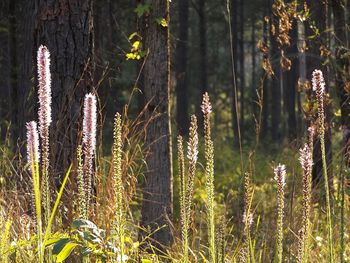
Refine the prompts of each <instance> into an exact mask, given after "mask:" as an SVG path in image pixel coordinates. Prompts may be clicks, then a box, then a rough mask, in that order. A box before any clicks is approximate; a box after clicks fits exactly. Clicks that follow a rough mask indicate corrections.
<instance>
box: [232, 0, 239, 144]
mask: <svg viewBox="0 0 350 263" xmlns="http://www.w3.org/2000/svg"><path fill="white" fill-rule="evenodd" d="M231 10H232V11H231V27H232V28H231V32H232V38H233V39H232V42H233V43H232V48H233V50H232V51H231V52H232V54H233V65H232V66H233V67H234V70H233V71H234V72H232V73H233V74H235V76H232V109H231V115H232V117H231V118H232V129H233V137H234V140H233V141H234V144H235V146H238V145H239V141H238V118H237V117H238V116H237V107H238V105H237V103H236V102H238V98H237V95H238V94H237V91H238V88H237V77H238V76H237V70H238V65H237V61H238V0H231Z"/></svg>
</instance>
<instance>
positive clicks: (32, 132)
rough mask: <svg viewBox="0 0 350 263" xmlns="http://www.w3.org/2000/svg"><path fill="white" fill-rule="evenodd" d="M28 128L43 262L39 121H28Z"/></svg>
mask: <svg viewBox="0 0 350 263" xmlns="http://www.w3.org/2000/svg"><path fill="white" fill-rule="evenodd" d="M26 128H27V156H28V166H29V171H30V173H31V175H32V180H33V190H34V199H35V210H36V223H37V226H36V231H37V238H38V253H39V262H43V253H42V252H43V249H42V247H43V245H42V220H41V193H40V174H39V160H40V152H39V134H38V129H37V123H36V122H35V121H31V122H28V123H27V124H26Z"/></svg>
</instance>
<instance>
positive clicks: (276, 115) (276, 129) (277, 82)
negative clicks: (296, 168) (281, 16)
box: [270, 12, 282, 142]
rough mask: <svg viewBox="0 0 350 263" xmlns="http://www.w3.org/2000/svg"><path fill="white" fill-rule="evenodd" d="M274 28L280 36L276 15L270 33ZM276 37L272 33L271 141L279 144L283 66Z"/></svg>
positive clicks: (271, 19) (271, 18) (273, 16)
mask: <svg viewBox="0 0 350 263" xmlns="http://www.w3.org/2000/svg"><path fill="white" fill-rule="evenodd" d="M272 28H274V30H275V35H278V21H277V18H276V17H275V15H273V14H272V12H271V16H270V31H271V30H272ZM275 35H273V34H272V33H271V32H270V46H271V49H270V54H271V55H270V61H271V65H272V70H273V72H274V75H273V76H272V86H271V96H272V97H271V139H272V141H273V142H278V141H279V139H280V137H281V110H282V107H281V96H282V94H281V76H282V74H281V66H280V50H279V48H278V44H277V41H276V39H275Z"/></svg>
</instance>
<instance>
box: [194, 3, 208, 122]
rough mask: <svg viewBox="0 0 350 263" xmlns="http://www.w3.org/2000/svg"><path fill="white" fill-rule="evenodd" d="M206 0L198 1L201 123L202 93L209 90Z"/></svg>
mask: <svg viewBox="0 0 350 263" xmlns="http://www.w3.org/2000/svg"><path fill="white" fill-rule="evenodd" d="M205 5H206V0H199V3H198V15H199V57H200V62H199V69H200V79H199V90H200V93H199V96H198V100H197V110H196V113H197V116H198V118H199V123H202V120H203V114H202V110H201V107H200V106H201V104H202V95H203V94H204V93H205V92H206V91H208V76H207V74H208V70H207V68H208V67H207V65H208V58H207V57H208V56H207V18H206V11H205Z"/></svg>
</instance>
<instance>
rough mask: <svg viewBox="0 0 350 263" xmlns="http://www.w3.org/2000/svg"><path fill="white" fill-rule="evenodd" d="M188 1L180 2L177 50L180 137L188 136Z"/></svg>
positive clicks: (177, 116)
mask: <svg viewBox="0 0 350 263" xmlns="http://www.w3.org/2000/svg"><path fill="white" fill-rule="evenodd" d="M187 50H188V0H179V40H178V42H177V49H176V71H177V72H176V74H177V76H176V79H177V85H176V111H177V112H176V121H177V125H178V130H179V134H180V135H186V134H187V133H188V127H189V117H188V76H187Z"/></svg>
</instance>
